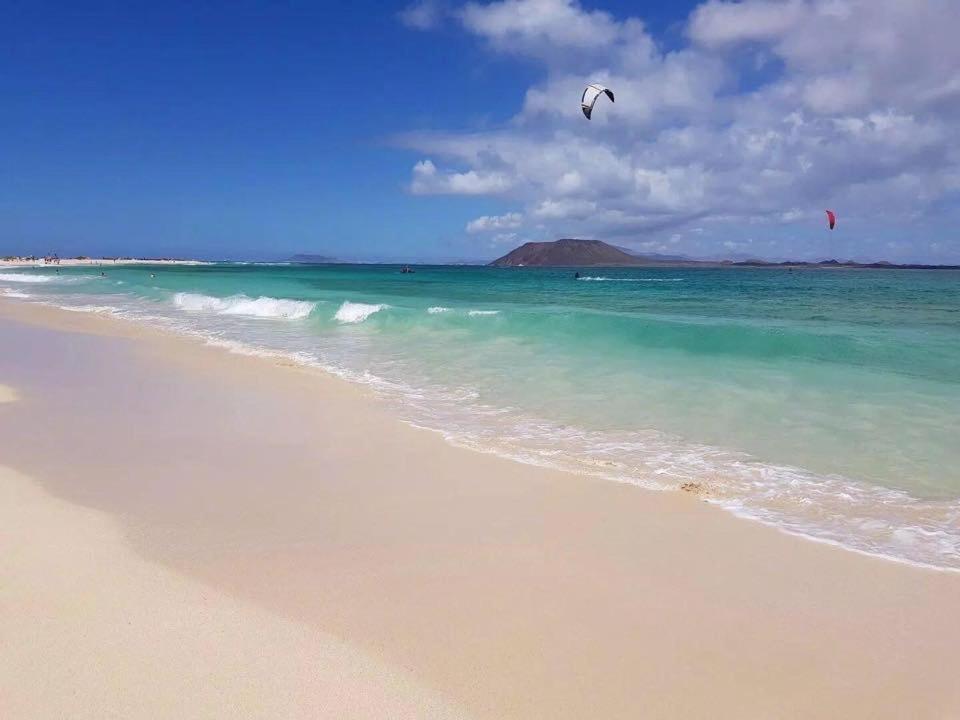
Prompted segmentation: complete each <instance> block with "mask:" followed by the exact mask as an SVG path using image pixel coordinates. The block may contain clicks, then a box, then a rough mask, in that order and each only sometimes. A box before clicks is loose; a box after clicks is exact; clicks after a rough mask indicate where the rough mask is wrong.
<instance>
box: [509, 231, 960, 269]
mask: <svg viewBox="0 0 960 720" xmlns="http://www.w3.org/2000/svg"><path fill="white" fill-rule="evenodd" d="M490 266H491V267H501V268H509V267H760V268H809V269H832V268H852V269H878V270H960V265H925V264H921V263H909V264H899V265H898V264H896V263H891V262H887V261H885V260H881V261H878V262H872V263H861V262H854V261H852V260H848V261H840V260H836V259H830V260H820V261H816V262H811V261H806V260H784V261H782V262H771V261H768V260H759V259H756V260H754V259H751V260H740V261H733V260H695V259H691V258H684V257H680V256H670V255H657V254H650V255H642V254H639V253H634V252H633V251H631V250H629V249H627V248H620V247H616V246H614V245H610V244H609V243H606V242H603V241H602V240H580V239H576V238H562V239H560V240H554V241H552V242H528V243H524V244H523V245H521V246H520V247H518V248H515V249H514V250H511V251H510V252H508V253H507V254H506V255H504V256H503V257H500V258H497V259H496V260H494V261H493V262H491V263H490Z"/></svg>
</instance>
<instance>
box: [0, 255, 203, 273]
mask: <svg viewBox="0 0 960 720" xmlns="http://www.w3.org/2000/svg"><path fill="white" fill-rule="evenodd" d="M204 264H206V262H205V261H203V260H172V259H169V258H156V259H153V260H151V259H149V258H60V262H57V263H48V262H44V260H43V258H40V259H39V260H27V259H26V258H19V257H18V258H10V259H8V260H0V270H2V269H3V268H48V269H50V270H53V269H55V268H57V267H88V266H99V265H204Z"/></svg>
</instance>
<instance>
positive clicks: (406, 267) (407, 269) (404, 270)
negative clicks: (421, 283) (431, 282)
mask: <svg viewBox="0 0 960 720" xmlns="http://www.w3.org/2000/svg"><path fill="white" fill-rule="evenodd" d="M400 272H401V274H403V275H406V274H407V273H415V272H416V270H413V269H412V268H411V267H410V266H409V265H404V266H403V267H402V268H400Z"/></svg>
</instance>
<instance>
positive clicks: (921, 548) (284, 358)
mask: <svg viewBox="0 0 960 720" xmlns="http://www.w3.org/2000/svg"><path fill="white" fill-rule="evenodd" d="M6 292H7V293H9V294H8V297H9V298H11V299H12V298H15V297H19V296H17V295H14V294H13V293H11V292H9V291H6ZM23 297H26V296H23ZM199 297H204V296H199ZM277 302H295V304H302V305H307V306H309V305H310V303H309V301H303V302H299V301H277ZM15 304H16V303H15ZM20 304H21V305H23V303H20ZM27 305H29V306H36V307H43V308H49V309H51V310H53V311H54V312H70V313H76V312H77V310H89V312H87V311H84V312H80V313H79V314H81V315H85V316H87V317H90V318H92V319H93V320H94V322H96V321H97V320H104V321H106V322H107V323H116V322H117V321H121V323H122V324H125V325H130V326H135V327H138V328H140V329H141V330H148V331H150V332H159V333H163V334H164V335H165V336H167V337H176V338H181V339H188V340H190V341H196V340H200V341H201V342H202V343H205V344H207V345H210V346H213V347H217V348H220V349H225V350H227V351H228V352H229V353H230V354H233V355H254V356H259V357H262V358H266V359H267V361H269V362H279V363H281V364H287V363H291V362H292V363H295V364H297V365H300V366H302V367H303V368H304V369H305V370H308V371H310V372H315V373H318V375H319V376H321V377H323V378H330V377H336V378H338V379H340V380H345V381H347V382H348V383H349V384H350V385H352V386H355V387H358V388H359V389H361V390H363V391H364V392H366V391H369V390H370V389H371V388H372V389H373V392H374V393H375V394H376V395H377V396H378V400H381V401H383V404H384V405H386V406H389V411H390V412H393V413H394V414H395V415H402V416H403V418H402V421H403V422H404V423H407V424H409V425H410V426H411V427H414V428H417V429H419V430H426V431H429V432H431V433H435V434H437V435H438V436H440V437H442V438H443V439H444V441H445V442H446V443H448V444H450V445H451V446H454V447H458V448H464V449H467V450H469V451H471V452H480V453H484V454H490V455H493V456H496V457H499V458H505V459H508V460H510V461H513V462H519V463H524V464H527V465H530V466H534V467H547V468H551V469H553V470H558V471H561V472H569V473H573V474H577V475H582V476H585V477H589V478H594V479H602V480H604V481H608V482H616V483H626V484H628V485H632V486H636V487H640V488H644V489H647V490H653V491H657V492H680V491H686V492H688V493H689V494H691V495H693V496H695V497H697V498H699V499H700V500H702V501H704V502H706V503H708V504H710V505H712V506H713V507H715V508H717V509H720V510H723V511H724V512H727V513H730V514H732V515H733V516H735V517H737V518H738V519H741V520H747V521H750V522H756V523H760V524H762V525H764V526H766V527H770V528H773V529H775V530H777V531H779V532H783V533H785V534H787V535H790V536H793V537H799V538H802V539H805V540H809V541H812V542H816V543H822V544H825V545H828V546H831V547H835V548H839V549H842V550H844V551H847V552H853V553H856V554H860V555H863V556H865V557H872V558H878V559H882V560H884V561H889V562H895V563H900V564H904V565H907V566H910V567H915V568H920V569H925V570H933V571H937V572H947V573H960V555H958V554H957V552H958V546H957V544H956V542H957V541H956V537H955V536H953V535H950V534H949V532H948V533H947V535H946V536H945V537H944V531H943V529H942V528H943V527H946V528H947V529H948V531H949V528H950V525H949V513H953V514H955V513H956V510H955V508H954V507H951V506H950V505H949V504H944V503H940V504H939V505H938V504H937V501H936V500H924V499H921V498H917V497H915V496H912V495H910V494H909V493H908V492H906V491H904V490H897V489H895V488H891V487H886V486H883V485H875V484H870V483H864V482H858V481H855V480H850V479H847V478H845V477H839V478H838V481H839V483H840V485H839V486H833V487H831V497H832V498H841V499H843V498H847V499H848V500H849V502H848V506H847V505H844V504H843V503H842V502H841V504H839V505H838V506H835V507H834V506H832V507H831V508H830V509H828V508H827V507H826V506H822V507H820V513H819V517H818V516H816V515H815V514H813V513H811V514H810V516H809V517H808V516H807V515H804V514H803V513H802V512H798V511H797V510H796V508H797V507H802V504H803V502H804V501H805V500H804V493H807V492H812V493H818V492H820V491H821V485H818V484H812V481H813V480H817V481H819V482H820V483H823V482H831V481H832V478H829V477H827V478H822V479H821V478H815V477H814V478H812V480H811V479H807V476H809V475H811V474H810V473H808V471H806V470H804V469H802V468H800V467H793V466H790V465H785V464H769V463H766V464H765V466H766V467H767V468H773V469H775V470H783V471H786V472H787V473H788V474H789V473H793V474H794V477H788V478H787V479H786V481H784V484H781V485H780V486H779V487H780V491H779V492H781V493H792V494H789V495H788V496H786V497H784V498H783V499H784V500H785V501H786V502H785V503H782V502H780V497H779V495H778V496H777V497H776V498H775V499H774V500H773V501H770V502H767V503H764V501H763V498H764V493H763V492H760V491H757V492H753V488H754V487H755V486H756V485H755V484H756V483H757V482H758V481H760V480H762V479H763V478H762V477H756V476H754V475H751V474H750V470H749V469H747V470H745V471H744V472H743V473H741V468H740V467H738V466H737V465H736V464H733V465H730V464H728V466H727V467H726V468H718V469H717V470H716V472H715V473H714V476H713V477H712V478H710V479H709V480H708V481H707V482H703V480H702V479H701V478H700V476H697V478H692V477H691V478H689V479H690V480H691V481H690V482H685V477H686V476H680V480H679V481H676V482H669V481H668V482H666V483H664V482H661V479H660V476H659V475H658V474H657V472H655V471H654V472H652V474H651V473H650V472H648V473H647V475H646V476H643V475H641V474H640V473H639V472H633V473H629V472H619V471H616V470H607V469H603V468H602V467H601V466H599V465H597V464H593V465H591V464H590V463H580V462H579V461H578V458H579V457H580V455H581V454H585V456H588V457H589V455H588V452H589V451H588V450H587V451H586V453H580V454H578V448H574V449H573V450H572V451H571V452H570V453H568V454H564V455H562V456H561V457H559V458H558V457H554V458H550V459H548V460H544V459H542V458H540V457H538V456H536V455H531V453H530V452H528V448H526V447H524V446H523V445H522V444H520V445H517V444H511V443H509V442H502V441H497V439H494V440H490V439H489V438H487V439H486V441H480V442H478V441H477V438H476V437H475V436H474V435H472V434H471V433H470V431H469V430H466V431H465V430H464V429H463V428H462V427H460V428H455V429H452V430H451V429H445V427H444V426H443V424H442V423H441V424H437V423H432V424H431V421H432V420H433V418H430V417H427V418H426V421H427V422H423V419H422V418H421V417H418V416H416V415H415V414H414V415H410V414H408V413H407V412H406V411H405V410H404V406H403V403H404V402H405V396H404V394H403V391H402V390H401V391H398V392H393V391H392V390H391V389H389V386H390V381H384V380H383V379H382V378H380V377H378V376H377V375H372V374H364V373H359V372H357V371H356V369H355V368H354V369H351V368H348V367H343V366H338V365H336V364H331V363H329V362H325V361H322V360H319V359H317V358H314V357H312V356H311V355H310V354H309V353H303V354H301V353H298V352H295V351H287V350H284V349H278V348H275V347H270V346H269V345H263V344H257V343H251V342H249V341H247V340H246V339H240V340H237V339H235V338H230V337H224V336H219V335H218V334H217V333H212V334H211V333H210V331H209V329H206V330H204V329H203V328H200V329H197V328H193V329H185V328H184V327H183V326H180V325H179V324H178V322H177V321H176V320H171V319H170V318H162V317H161V318H151V320H153V322H152V323H151V322H150V320H147V321H146V322H145V321H144V320H143V319H138V318H137V317H136V315H134V316H130V315H128V314H126V313H125V311H123V310H122V309H121V308H118V307H112V306H85V307H84V308H71V307H69V306H67V307H62V306H59V305H57V304H55V303H54V302H53V301H51V300H49V299H47V300H38V299H35V298H30V302H29V303H27ZM297 311H298V312H299V311H300V309H299V308H297ZM309 312H312V310H311V309H310V308H309V307H308V309H307V313H308V314H309ZM133 332H135V331H133ZM385 386H386V387H387V389H386V390H385V389H384V387H385ZM581 450H582V449H581ZM715 450H717V451H720V452H726V451H723V449H722V448H715ZM647 470H648V471H649V470H654V468H647ZM797 476H799V477H801V478H803V479H807V484H805V485H802V486H801V485H797V484H796V482H795V480H796V477H797ZM672 477H673V478H676V477H677V476H676V475H674V476H672ZM752 483H753V484H752ZM758 497H759V498H761V500H760V501H757V502H755V500H756V499H757V498H758ZM791 502H792V503H793V505H790V503H791ZM895 510H899V514H896V512H895ZM919 511H924V512H926V513H928V515H926V516H924V517H918V516H917V514H916V513H917V512H919ZM911 513H912V514H911ZM931 514H932V515H931ZM824 516H825V517H827V518H828V519H829V518H832V520H831V521H830V522H829V523H828V522H827V521H826V520H824V519H823V517H824ZM931 517H932V519H931ZM924 520H926V521H927V524H926V525H924V522H923V521H924ZM853 522H855V523H856V528H857V530H856V531H854V530H849V528H850V527H851V524H850V523H853ZM870 522H874V523H885V525H881V526H880V529H881V531H882V532H884V533H886V535H885V536H880V535H875V536H871V534H870V532H869V528H867V526H868V525H869V523H870ZM938 522H939V523H940V525H937V523H938ZM863 528H867V529H866V530H864V529H863ZM917 537H921V538H924V537H925V538H927V539H928V540H929V542H928V543H926V544H924V543H920V544H917V543H915V542H914V539H915V538H917ZM930 538H939V544H938V545H934V544H933V540H930ZM944 548H946V549H944ZM937 553H939V554H938V555H936V557H933V555H935V554H937Z"/></svg>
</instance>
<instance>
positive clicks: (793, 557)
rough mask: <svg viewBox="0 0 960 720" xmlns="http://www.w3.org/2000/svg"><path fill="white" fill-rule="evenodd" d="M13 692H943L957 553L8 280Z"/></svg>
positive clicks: (850, 712) (916, 713)
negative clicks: (879, 537) (847, 528)
mask: <svg viewBox="0 0 960 720" xmlns="http://www.w3.org/2000/svg"><path fill="white" fill-rule="evenodd" d="M0 308H2V319H0V342H2V346H3V347H4V349H5V350H4V352H3V353H2V356H0V383H2V384H3V385H4V386H5V387H7V388H9V390H8V391H7V392H5V394H4V397H5V398H8V399H9V400H10V401H9V402H4V403H3V404H0V438H2V440H0V449H2V453H3V454H2V465H3V466H5V468H8V469H5V470H4V471H3V473H2V474H0V487H2V492H3V497H4V502H3V504H2V512H3V513H4V522H3V523H2V527H3V544H4V546H5V548H7V550H6V551H5V552H4V553H3V560H2V562H0V572H2V579H0V587H2V588H3V590H2V594H0V609H2V613H0V616H2V619H0V623H2V625H0V636H2V637H4V638H8V639H11V638H12V642H5V646H6V647H5V652H4V653H3V654H2V656H0V697H2V698H3V702H4V703H5V705H6V707H7V708H8V710H5V712H4V715H5V717H13V718H21V717H22V718H27V717H29V718H37V717H60V716H63V714H65V713H66V714H69V715H70V716H72V717H110V716H116V717H162V716H171V715H176V716H179V717H224V716H243V717H278V716H283V717H478V718H503V717H510V718H535V717H552V718H567V717H568V718H582V717H605V718H607V717H608V718H617V717H624V718H626V717H637V716H643V717H664V718H675V717H730V716H736V717H756V718H760V717H798V718H799V717H804V718H810V717H824V718H826V717H838V716H842V717H864V718H868V717H869V718H878V717H890V718H894V717H904V716H913V717H952V716H954V715H956V714H958V713H960V688H958V687H957V685H956V683H955V667H956V665H957V662H958V660H960V650H958V648H960V619H958V618H957V615H956V612H955V609H956V608H957V607H960V574H958V573H955V572H947V571H934V570H928V569H923V568H919V567H913V566H910V565H907V564H903V563H895V562H891V561H888V560H884V559H880V558H875V557H867V556H865V555H863V554H859V553H854V552H849V551H847V550H844V549H841V548H838V547H834V546H831V545H829V544H825V543H816V542H811V541H809V540H807V539H803V538H799V537H795V536H792V535H788V534H786V533H783V532H780V531H778V530H776V529H774V528H771V527H767V526H764V525H762V524H760V523H754V522H747V521H744V520H742V519H739V518H737V517H734V516H733V515H731V514H729V513H725V512H723V511H721V510H720V509H718V508H716V507H714V506H711V505H709V504H707V503H705V502H702V501H701V500H700V499H698V498H697V497H696V496H694V495H691V494H685V493H658V492H651V491H648V490H644V489H642V488H639V487H635V486H631V485H626V484H618V483H612V482H608V481H605V480H600V479H596V478H591V477H585V476H582V475H575V474H571V473H566V472H562V471H559V470H556V469H550V468H542V467H534V466H532V465H529V464H521V463H517V462H513V461H511V460H508V459H505V458H502V457H497V456H495V455H492V454H484V453H478V452H473V451H471V450H467V449H463V448H458V447H454V446H452V445H450V444H449V443H446V442H444V440H443V438H442V437H440V436H439V435H437V434H435V433H431V432H428V431H424V430H420V429H417V428H414V427H410V426H409V425H407V424H404V423H401V422H400V421H399V420H398V419H397V417H396V416H395V415H394V414H393V413H392V411H391V410H390V408H389V407H387V406H386V405H385V404H384V403H382V402H381V401H379V400H377V399H376V398H375V397H374V396H373V394H372V393H371V392H370V390H369V389H367V388H363V387H360V386H357V385H355V384H353V383H349V382H347V381H345V380H342V379H339V378H336V377H332V376H330V375H328V374H326V373H323V372H322V371H320V370H317V369H314V368H310V367H305V366H302V365H298V364H296V363H293V362H290V361H289V360H286V359H283V358H264V357H251V356H248V355H241V354H237V353H231V352H228V351H226V350H225V349H223V348H219V347H210V346H209V345H205V344H203V343H201V342H198V341H197V340H195V339H190V338H183V337H178V336H175V335H173V334H171V333H167V332H160V331H157V330H155V329H152V328H149V327H146V326H144V325H141V324H135V323H131V322H125V321H120V320H116V319H111V318H104V317H98V316H91V315H89V314H83V313H67V312H63V311H59V310H55V309H53V308H48V307H39V306H35V305H30V304H27V303H18V302H15V301H11V300H4V301H2V303H0Z"/></svg>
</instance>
